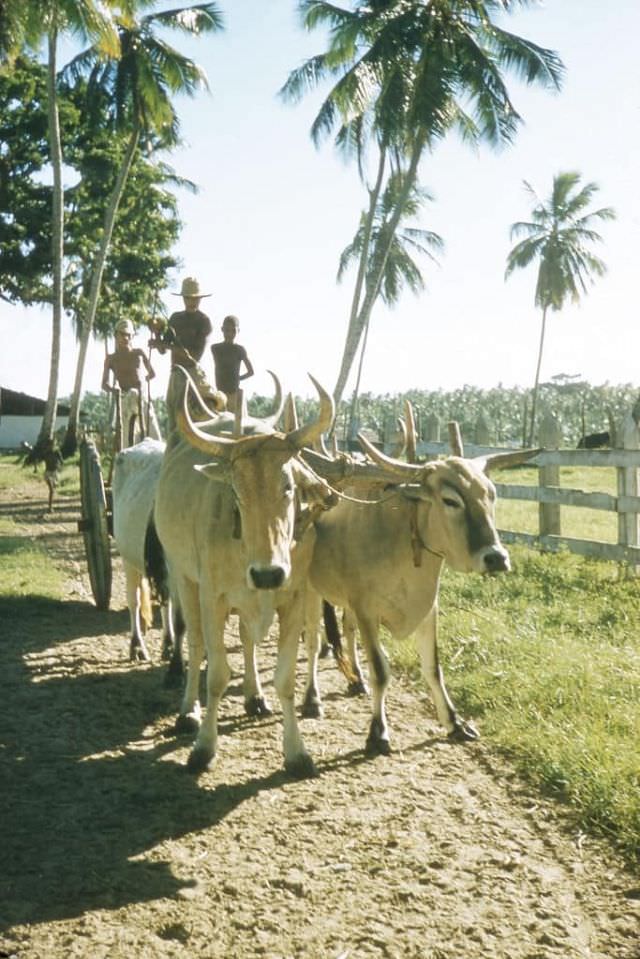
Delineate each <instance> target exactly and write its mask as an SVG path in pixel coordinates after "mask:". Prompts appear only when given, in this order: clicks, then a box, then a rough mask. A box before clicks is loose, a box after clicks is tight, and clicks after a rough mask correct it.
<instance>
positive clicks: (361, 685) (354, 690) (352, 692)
mask: <svg viewBox="0 0 640 959" xmlns="http://www.w3.org/2000/svg"><path fill="white" fill-rule="evenodd" d="M347 693H348V695H349V696H368V695H369V687H368V686H367V684H366V683H365V681H364V679H356V680H354V681H353V682H352V683H349V685H348V686H347Z"/></svg>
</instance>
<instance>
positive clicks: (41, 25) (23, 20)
mask: <svg viewBox="0 0 640 959" xmlns="http://www.w3.org/2000/svg"><path fill="white" fill-rule="evenodd" d="M111 5H112V4H111ZM109 6H110V3H109V2H104V3H103V2H101V0H6V2H5V3H3V5H2V10H1V11H0V37H1V38H2V41H1V49H0V55H2V56H3V58H5V59H6V60H8V61H9V62H10V61H11V59H12V58H13V57H14V56H15V55H16V54H17V53H18V52H20V51H21V50H22V49H23V48H26V47H31V48H36V47H37V46H38V44H39V42H40V41H41V39H42V37H43V36H46V39H47V111H48V137H49V149H50V155H51V166H52V171H53V197H52V199H53V205H52V264H53V277H52V338H51V362H50V367H49V387H48V391H47V400H46V405H45V412H44V416H43V419H42V426H41V427H40V434H39V436H38V441H37V449H39V450H42V448H43V447H44V446H45V445H47V444H48V443H50V442H51V440H52V439H53V431H54V426H55V418H56V408H57V403H58V373H59V367H60V337H61V331H62V314H63V308H64V304H63V285H62V266H63V256H64V187H63V183H62V165H63V153H62V143H61V138H60V123H59V118H58V101H57V93H56V81H57V48H58V37H59V35H60V34H61V33H64V32H72V33H74V34H76V35H80V36H82V37H86V38H92V39H95V40H96V43H97V46H98V47H99V48H100V50H101V51H102V52H103V53H104V54H110V55H112V56H117V55H118V52H119V46H118V36H117V33H116V31H115V28H114V24H113V20H112V17H111V14H110V12H109Z"/></svg>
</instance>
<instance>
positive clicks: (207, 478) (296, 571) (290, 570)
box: [155, 373, 333, 776]
mask: <svg viewBox="0 0 640 959" xmlns="http://www.w3.org/2000/svg"><path fill="white" fill-rule="evenodd" d="M185 378H186V379H187V380H188V377H187V375H186V373H185ZM313 382H314V384H315V385H316V389H317V390H318V393H319V395H320V414H319V418H318V420H317V422H315V423H312V424H307V425H306V426H303V427H300V428H299V429H296V430H292V431H290V432H288V433H276V432H273V431H272V430H271V429H266V430H265V426H264V424H262V423H261V422H260V421H257V420H249V421H247V422H246V423H245V424H243V426H242V430H243V435H241V436H239V437H238V438H234V437H233V436H232V435H231V433H230V432H229V431H230V430H231V429H232V427H234V419H233V417H230V416H229V415H228V414H222V415H221V416H219V417H217V418H215V419H213V420H211V421H210V422H209V423H199V424H197V425H196V424H195V423H194V422H193V420H192V419H191V416H190V414H189V410H188V407H187V404H186V389H185V398H184V399H185V401H184V403H183V409H182V412H180V413H179V414H178V417H177V422H178V428H179V432H174V433H173V435H172V436H171V438H170V440H169V442H168V444H167V450H166V453H165V457H164V460H163V464H162V470H161V473H160V478H159V481H158V488H157V493H156V500H155V523H156V528H157V531H158V536H159V538H160V541H161V543H162V546H163V548H164V551H165V555H166V558H167V562H168V564H169V567H170V572H171V577H172V582H174V583H175V584H176V588H177V592H178V596H179V599H180V606H181V609H182V612H183V615H184V619H185V622H186V627H187V637H188V642H189V665H188V672H187V684H186V689H185V695H184V698H183V703H182V707H181V715H182V716H183V717H184V718H186V717H193V718H194V720H195V721H196V722H197V721H198V719H199V704H198V679H199V667H200V663H201V662H202V659H203V655H204V652H205V649H206V654H207V659H208V665H207V690H208V702H207V710H206V713H205V715H204V717H203V719H202V723H201V725H200V728H199V731H198V735H197V738H196V742H195V745H194V747H193V750H192V752H191V755H190V757H189V761H188V768H189V769H190V770H192V771H194V772H200V771H202V770H204V769H206V768H207V767H208V766H209V765H210V763H211V762H212V760H213V759H214V757H215V754H216V748H217V714H218V705H219V702H220V699H221V697H222V695H223V693H224V691H225V689H226V687H227V684H228V682H229V677H230V671H229V666H228V663H227V657H226V651H225V645H224V626H225V621H226V619H227V616H228V615H229V614H230V613H231V612H236V613H238V614H239V616H240V623H241V630H242V633H243V645H244V647H245V649H250V650H253V649H254V648H255V646H256V644H257V643H258V642H259V641H260V640H261V639H262V638H263V636H264V635H265V634H266V632H267V630H268V628H269V626H270V624H271V621H272V619H273V616H274V613H276V612H277V614H278V618H279V624H280V630H279V638H278V657H277V664H276V671H275V679H274V686H275V689H276V693H277V695H278V697H279V699H280V703H281V706H282V713H283V727H284V729H283V751H284V761H285V767H286V769H287V770H288V771H290V772H291V773H293V774H294V775H299V776H303V775H310V774H312V773H313V771H314V767H313V763H312V760H311V758H310V756H309V754H308V753H307V751H306V749H305V747H304V743H303V741H302V737H301V735H300V732H299V729H298V724H297V719H296V713H295V708H294V690H295V664H296V652H297V645H298V638H299V636H300V633H301V631H302V626H303V623H304V600H305V590H306V583H307V570H308V564H309V562H310V559H311V553H312V549H313V541H314V531H313V525H312V524H310V523H309V524H306V526H305V530H304V532H303V530H302V526H301V521H303V520H304V517H302V516H301V511H300V509H299V507H298V503H297V500H298V499H299V498H300V497H304V496H316V495H317V496H320V497H322V496H326V495H328V487H327V486H326V484H324V483H323V482H322V481H320V480H317V479H316V478H315V477H314V476H313V475H312V474H311V473H310V472H309V470H308V468H307V467H306V466H305V465H304V464H303V462H302V461H301V459H300V458H299V456H298V451H299V450H300V449H302V447H303V446H305V445H306V444H310V443H313V442H314V441H315V440H316V439H317V437H318V436H319V435H320V434H321V433H322V432H324V431H325V430H327V429H328V427H329V426H330V424H331V422H332V419H333V402H332V400H331V397H330V396H329V395H328V394H327V393H326V392H325V391H324V390H323V389H322V388H321V387H320V386H319V384H317V383H315V380H314V381H313ZM235 429H236V432H237V431H239V429H240V426H239V424H237V423H236V424H235ZM296 521H298V524H297V525H298V528H297V529H296ZM302 525H305V524H304V523H302ZM296 540H299V541H296Z"/></svg>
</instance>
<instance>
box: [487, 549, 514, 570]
mask: <svg viewBox="0 0 640 959" xmlns="http://www.w3.org/2000/svg"><path fill="white" fill-rule="evenodd" d="M484 566H485V569H486V571H487V572H488V573H506V572H507V571H508V570H509V569H510V565H509V555H508V553H506V552H505V550H503V549H498V548H493V549H490V550H487V552H486V553H485V554H484Z"/></svg>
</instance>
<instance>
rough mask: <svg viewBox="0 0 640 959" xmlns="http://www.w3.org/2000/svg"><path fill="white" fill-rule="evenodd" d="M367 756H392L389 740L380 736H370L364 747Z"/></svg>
mask: <svg viewBox="0 0 640 959" xmlns="http://www.w3.org/2000/svg"><path fill="white" fill-rule="evenodd" d="M364 751H365V755H366V756H390V755H391V744H390V742H389V740H388V739H382V738H381V737H379V736H369V737H368V738H367V742H366V744H365V747H364Z"/></svg>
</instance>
